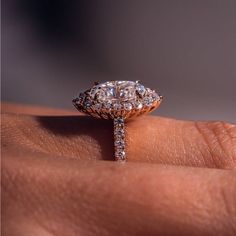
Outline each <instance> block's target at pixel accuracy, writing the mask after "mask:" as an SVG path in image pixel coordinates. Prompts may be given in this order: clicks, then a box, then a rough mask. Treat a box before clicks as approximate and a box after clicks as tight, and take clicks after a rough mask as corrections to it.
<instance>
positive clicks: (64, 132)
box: [37, 116, 114, 160]
mask: <svg viewBox="0 0 236 236" xmlns="http://www.w3.org/2000/svg"><path fill="white" fill-rule="evenodd" d="M37 120H38V122H39V123H40V125H41V126H42V127H43V128H45V129H47V130H48V131H50V132H52V133H53V134H54V135H60V136H66V137H68V138H69V137H71V136H81V135H86V136H89V137H91V138H93V139H95V140H96V141H97V143H98V144H99V146H100V147H101V156H102V157H101V158H102V160H114V150H113V145H114V144H113V142H114V141H113V123H112V121H110V120H102V119H96V118H93V117H89V116H38V117H37ZM78 145H79V143H78Z"/></svg>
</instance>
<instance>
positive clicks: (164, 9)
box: [2, 0, 236, 122]
mask: <svg viewBox="0 0 236 236" xmlns="http://www.w3.org/2000/svg"><path fill="white" fill-rule="evenodd" d="M116 79H121V80H137V79H139V80H141V81H142V82H143V83H144V84H145V85H147V86H150V87H151V88H156V90H157V91H159V92H160V93H161V94H162V95H164V98H165V99H164V101H163V103H162V105H161V106H160V108H159V109H158V110H157V111H155V114H158V115H162V116H169V117H175V118H180V119H193V120H196V119H200V120H206V119H210V120H226V121H231V122H235V121H236V105H235V104H236V1H235V0H225V1H223V0H198V1H196V0H195V1H191V0H185V1H183V0H182V1H181V0H179V1H175V0H156V1H144V0H143V1H108V0H107V1H105V0H95V1H79V0H78V1H73V0H72V1H69V0H34V1H32V0H3V1H2V100H3V101H9V102H17V103H26V104H37V105H46V106H51V107H61V108H69V109H73V107H72V105H71V98H72V97H73V96H74V95H75V94H76V93H77V91H80V90H82V89H85V88H88V87H90V86H91V85H92V84H93V82H94V81H101V82H102V81H106V80H116Z"/></svg>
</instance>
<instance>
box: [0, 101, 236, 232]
mask: <svg viewBox="0 0 236 236" xmlns="http://www.w3.org/2000/svg"><path fill="white" fill-rule="evenodd" d="M3 112H4V113H5V114H4V115H2V147H3V150H2V153H3V157H4V158H3V162H2V164H3V168H2V172H3V173H2V186H3V194H2V200H3V205H2V212H3V233H4V235H13V236H14V235H17V236H21V235H26V236H27V235H40V236H41V235H42V236H48V235H63V236H64V235H66V236H67V235H72V236H73V235H235V234H236V200H235V199H236V174H235V169H236V126H235V125H232V124H227V123H223V122H190V121H178V120H173V119H167V118H160V117H154V116H144V117H140V118H137V119H135V120H134V121H132V120H131V121H129V122H128V124H127V126H126V128H127V130H126V133H127V157H128V162H127V163H125V164H120V163H116V162H111V161H105V160H112V159H113V155H112V154H113V141H112V123H110V122H109V121H103V120H96V119H93V118H90V117H87V116H84V115H80V114H79V113H78V112H66V111H57V110H53V109H52V110H50V109H44V108H42V109H40V108H35V107H24V106H23V107H20V106H14V105H9V104H7V105H3ZM19 113H20V114H19ZM78 114H79V115H78ZM196 167H198V168H196Z"/></svg>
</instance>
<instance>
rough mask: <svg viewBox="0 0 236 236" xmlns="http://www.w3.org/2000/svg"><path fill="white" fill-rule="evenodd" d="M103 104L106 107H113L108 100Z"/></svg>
mask: <svg viewBox="0 0 236 236" xmlns="http://www.w3.org/2000/svg"><path fill="white" fill-rule="evenodd" d="M103 106H104V108H105V109H110V108H111V103H108V102H107V103H104V105H103Z"/></svg>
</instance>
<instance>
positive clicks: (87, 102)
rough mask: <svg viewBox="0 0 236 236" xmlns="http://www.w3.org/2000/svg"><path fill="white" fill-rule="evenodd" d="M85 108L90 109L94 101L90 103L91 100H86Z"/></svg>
mask: <svg viewBox="0 0 236 236" xmlns="http://www.w3.org/2000/svg"><path fill="white" fill-rule="evenodd" d="M84 106H85V107H86V108H90V107H91V106H92V101H90V100H85V101H84Z"/></svg>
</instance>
